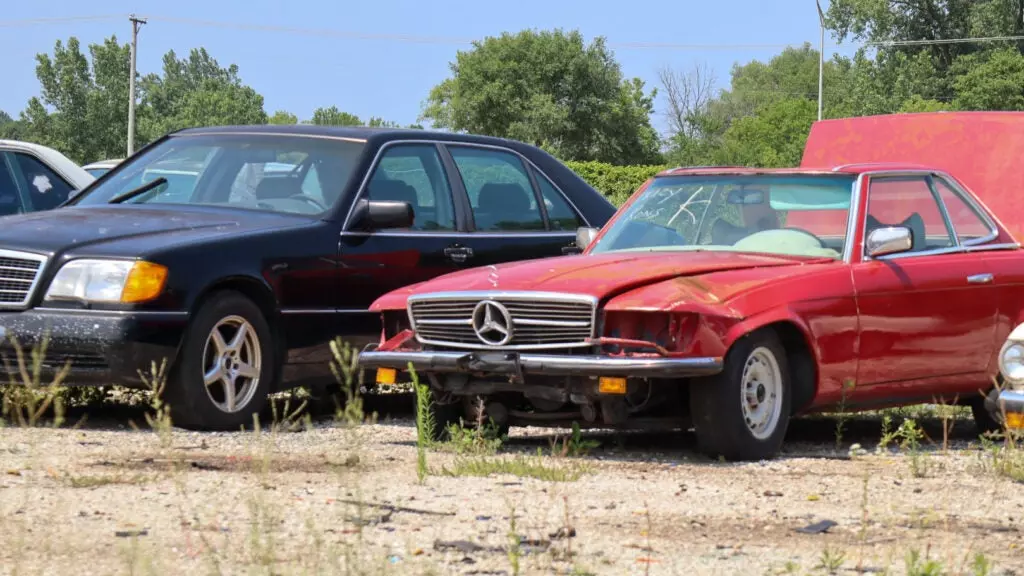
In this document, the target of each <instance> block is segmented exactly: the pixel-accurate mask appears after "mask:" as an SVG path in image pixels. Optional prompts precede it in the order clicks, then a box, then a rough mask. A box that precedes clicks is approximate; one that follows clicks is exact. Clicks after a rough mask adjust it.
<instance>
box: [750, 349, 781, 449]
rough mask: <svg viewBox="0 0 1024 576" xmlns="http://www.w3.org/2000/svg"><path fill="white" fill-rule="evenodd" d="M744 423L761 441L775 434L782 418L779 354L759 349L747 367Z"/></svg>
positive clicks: (751, 355)
mask: <svg viewBox="0 0 1024 576" xmlns="http://www.w3.org/2000/svg"><path fill="white" fill-rule="evenodd" d="M740 385H741V386H742V393H743V394H742V397H741V398H740V404H741V405H742V407H743V420H744V422H746V425H747V429H749V430H750V433H751V434H752V435H753V436H754V437H755V438H757V439H759V440H764V439H766V438H768V437H769V436H771V435H772V433H774V432H775V428H776V426H778V424H779V417H780V416H781V415H782V373H781V372H780V371H779V363H778V361H776V359H775V355H774V354H772V351H771V350H769V349H767V348H757V349H755V350H754V351H753V352H751V353H750V356H748V357H747V362H746V363H745V364H744V365H743V379H742V382H741V384H740Z"/></svg>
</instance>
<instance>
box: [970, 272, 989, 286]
mask: <svg viewBox="0 0 1024 576" xmlns="http://www.w3.org/2000/svg"><path fill="white" fill-rule="evenodd" d="M991 281H992V275H991V274H974V275H972V276H968V277H967V282H968V284H988V283H989V282H991Z"/></svg>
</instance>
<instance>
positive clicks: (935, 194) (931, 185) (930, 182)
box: [924, 176, 961, 248]
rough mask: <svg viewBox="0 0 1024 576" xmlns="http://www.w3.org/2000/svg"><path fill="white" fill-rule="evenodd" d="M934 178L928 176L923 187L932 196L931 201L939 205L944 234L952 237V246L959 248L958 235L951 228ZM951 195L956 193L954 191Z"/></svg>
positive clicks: (951, 221) (926, 237)
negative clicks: (925, 187) (926, 188)
mask: <svg viewBox="0 0 1024 576" xmlns="http://www.w3.org/2000/svg"><path fill="white" fill-rule="evenodd" d="M935 178H936V177H935V176H928V177H927V178H926V179H925V185H926V186H928V192H929V193H930V194H931V195H932V200H934V201H935V203H936V204H938V205H939V214H941V215H942V222H943V223H944V224H945V225H946V233H947V234H949V235H950V236H952V238H953V245H954V246H956V247H957V248H960V247H961V245H960V235H959V234H957V231H956V228H955V227H954V226H953V219H952V218H950V217H949V210H948V209H947V208H946V202H945V201H943V200H942V196H939V190H938V188H937V187H936V186H935ZM953 195H954V196H956V195H957V193H956V192H955V191H954V192H953ZM924 239H925V242H927V241H928V234H925V235H924Z"/></svg>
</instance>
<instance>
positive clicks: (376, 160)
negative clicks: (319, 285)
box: [341, 138, 590, 238]
mask: <svg viewBox="0 0 1024 576" xmlns="http://www.w3.org/2000/svg"><path fill="white" fill-rule="evenodd" d="M402 144H430V145H433V146H437V145H441V146H446V145H452V146H467V147H473V148H481V149H486V150H498V151H500V152H507V153H510V154H513V155H515V156H516V157H517V158H519V160H520V161H522V162H523V166H527V167H529V168H531V169H533V170H535V171H536V172H537V174H539V175H541V176H543V177H544V178H545V179H547V181H548V182H549V183H550V184H551V187H552V188H554V189H555V191H557V192H558V193H559V194H561V195H562V198H563V199H565V201H566V203H567V204H569V206H570V207H572V209H573V210H574V211H575V212H576V214H578V215H579V217H580V219H581V220H583V222H584V223H585V224H586V225H587V226H590V220H588V219H587V216H586V214H584V213H583V211H582V210H580V209H579V206H577V205H576V203H575V202H573V201H572V199H571V198H569V196H568V195H567V194H566V193H565V191H564V190H562V189H561V188H560V187H559V186H558V185H557V184H555V182H554V181H553V180H551V177H549V176H548V175H547V173H546V172H544V171H543V170H541V169H540V166H537V165H536V164H535V163H533V161H531V160H530V159H529V158H527V157H526V156H524V155H523V154H521V153H520V152H519V151H517V150H513V149H512V148H508V147H505V146H497V145H494V144H480V143H478V142H461V141H458V140H431V139H427V138H416V139H400V140H389V141H387V142H385V143H383V144H381V146H380V148H378V149H377V153H376V154H375V155H374V157H373V162H371V163H370V167H369V169H367V171H366V174H364V175H363V180H362V182H360V183H359V188H358V189H357V190H356V194H355V196H354V197H353V198H352V202H351V203H350V204H349V208H348V212H347V213H346V214H345V220H344V221H343V222H342V226H341V230H342V231H341V234H342V236H370V235H374V236H389V237H418V236H423V235H433V236H452V237H477V236H479V235H481V234H486V235H488V236H493V237H527V238H534V237H549V236H556V237H557V236H575V235H576V231H575V230H569V231H564V230H563V231H558V230H537V231H535V232H515V231H507V232H505V231H500V230H499V231H493V232H488V231H483V232H481V231H473V232H458V231H447V233H446V231H444V230H424V231H420V232H416V231H403V232H394V231H387V230H381V231H375V232H364V231H361V230H350V229H349V227H350V225H351V224H352V213H353V212H355V209H356V204H357V203H358V202H359V200H360V199H361V198H362V197H363V196H364V195H365V194H366V190H367V188H368V185H369V182H370V177H371V176H372V175H373V173H374V171H375V170H376V169H377V167H378V165H379V164H380V159H381V157H382V156H383V155H384V152H385V151H386V150H387V149H388V148H390V147H391V146H399V145H402ZM567 169H568V168H567ZM527 177H529V170H527ZM531 188H532V185H531ZM453 200H454V198H453Z"/></svg>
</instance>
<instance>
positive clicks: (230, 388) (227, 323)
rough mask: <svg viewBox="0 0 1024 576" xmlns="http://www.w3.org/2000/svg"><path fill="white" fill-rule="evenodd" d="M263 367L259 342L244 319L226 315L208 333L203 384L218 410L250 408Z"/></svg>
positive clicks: (204, 356) (235, 410) (234, 410)
mask: <svg viewBox="0 0 1024 576" xmlns="http://www.w3.org/2000/svg"><path fill="white" fill-rule="evenodd" d="M262 366H263V357H262V352H261V350H260V340H259V338H258V337H257V336H256V330H254V329H253V327H252V325H251V324H249V322H248V321H247V320H246V319H245V318H242V317H241V316H228V317H227V318H224V319H222V320H221V321H220V322H218V323H217V325H216V326H214V327H213V330H211V331H210V335H209V336H208V337H207V338H206V346H205V347H204V349H203V381H204V383H205V384H206V394H207V395H208V396H209V397H210V400H211V401H213V403H214V405H216V406H217V408H219V409H220V410H221V411H223V412H228V413H234V412H238V411H239V410H242V409H244V408H245V407H246V406H248V405H249V402H250V401H251V400H252V397H253V396H254V395H255V393H256V388H257V386H258V385H259V382H260V369H261V368H262Z"/></svg>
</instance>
